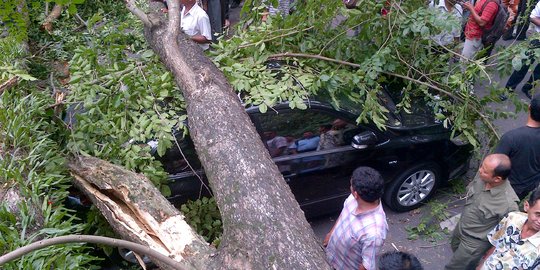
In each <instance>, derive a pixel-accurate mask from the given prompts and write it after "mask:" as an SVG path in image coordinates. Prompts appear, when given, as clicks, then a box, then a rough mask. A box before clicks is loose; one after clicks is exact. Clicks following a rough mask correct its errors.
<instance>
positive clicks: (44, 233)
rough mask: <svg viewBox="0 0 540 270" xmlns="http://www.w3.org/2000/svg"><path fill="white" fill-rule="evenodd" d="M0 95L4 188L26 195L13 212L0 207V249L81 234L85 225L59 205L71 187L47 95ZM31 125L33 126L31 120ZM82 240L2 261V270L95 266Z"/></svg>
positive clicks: (1, 165)
mask: <svg viewBox="0 0 540 270" xmlns="http://www.w3.org/2000/svg"><path fill="white" fill-rule="evenodd" d="M17 90H18V91H9V92H6V93H4V94H3V95H2V96H1V99H0V123H1V124H0V141H1V142H2V144H1V145H0V152H2V159H0V171H1V172H2V174H1V175H2V177H1V178H0V181H1V184H2V189H3V190H4V191H7V190H8V189H12V188H13V189H17V190H19V191H20V194H21V195H22V196H24V200H21V201H20V202H19V204H18V206H17V207H18V209H20V211H19V212H18V213H17V216H15V215H14V214H13V213H12V212H11V211H12V210H13V209H8V208H7V206H6V204H4V203H7V202H3V204H2V206H1V207H0V232H1V233H0V235H1V237H0V253H5V252H7V251H10V250H13V249H15V248H17V247H22V246H24V245H27V244H29V243H31V242H34V241H37V240H39V239H42V238H49V237H54V236H60V235H67V234H77V233H81V232H82V231H83V229H84V228H85V226H86V225H85V224H82V223H80V222H79V221H78V220H77V218H76V217H75V216H73V214H72V213H71V211H69V210H68V209H66V208H65V207H64V206H63V202H64V200H65V199H66V197H67V188H68V187H69V178H68V177H67V175H68V173H67V171H66V169H65V167H64V162H65V160H64V158H63V156H62V155H61V153H62V151H60V149H59V146H58V144H57V143H56V142H55V141H54V140H52V139H51V138H52V137H53V135H54V133H55V132H56V129H55V128H54V126H55V125H54V124H53V121H52V114H51V110H50V109H49V110H45V109H44V108H45V107H46V106H47V105H48V104H49V103H50V102H51V100H50V98H48V97H46V96H44V95H40V94H39V93H34V94H27V93H25V91H24V90H25V88H24V87H19V88H18V89H17ZM30 123H31V124H30ZM88 252H89V248H88V247H86V246H84V245H82V244H73V245H65V246H52V247H48V248H45V249H41V250H39V251H36V252H34V253H31V254H29V255H27V256H24V257H23V258H22V259H20V260H18V261H14V262H10V263H8V264H6V265H3V266H2V268H3V269H51V268H55V269H56V268H62V269H81V268H87V269H93V267H92V265H91V263H92V261H94V260H96V258H94V257H93V256H91V255H88Z"/></svg>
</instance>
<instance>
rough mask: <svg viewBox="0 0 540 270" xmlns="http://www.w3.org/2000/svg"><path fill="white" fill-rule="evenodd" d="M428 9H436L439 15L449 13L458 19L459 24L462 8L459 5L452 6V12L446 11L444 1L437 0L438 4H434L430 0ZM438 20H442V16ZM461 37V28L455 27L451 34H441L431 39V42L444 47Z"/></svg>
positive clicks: (432, 0)
mask: <svg viewBox="0 0 540 270" xmlns="http://www.w3.org/2000/svg"><path fill="white" fill-rule="evenodd" d="M429 7H430V8H434V9H437V10H438V11H440V12H441V14H445V13H450V14H451V15H452V16H454V17H456V19H458V22H461V17H462V16H463V8H462V7H461V5H459V4H456V5H454V8H453V9H452V11H450V10H448V9H447V8H446V5H445V3H444V0H439V2H438V3H437V2H435V1H434V0H431V2H430V3H429ZM440 19H441V20H443V19H444V16H440ZM460 35H461V27H460V26H459V25H456V26H455V27H453V28H452V31H451V32H442V33H439V34H437V35H435V36H433V37H432V39H433V41H435V42H436V43H437V44H439V45H443V46H446V45H448V44H450V43H452V42H453V41H454V39H455V38H459V36H460Z"/></svg>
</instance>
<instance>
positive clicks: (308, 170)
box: [251, 107, 373, 216]
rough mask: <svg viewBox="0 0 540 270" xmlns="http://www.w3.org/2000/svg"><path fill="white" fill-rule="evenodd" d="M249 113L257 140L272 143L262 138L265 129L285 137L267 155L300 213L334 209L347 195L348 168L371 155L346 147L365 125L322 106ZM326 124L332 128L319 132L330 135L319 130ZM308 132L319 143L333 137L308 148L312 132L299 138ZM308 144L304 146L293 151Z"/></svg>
mask: <svg viewBox="0 0 540 270" xmlns="http://www.w3.org/2000/svg"><path fill="white" fill-rule="evenodd" d="M251 117H252V121H253V122H254V123H255V124H256V126H257V129H258V131H259V134H261V138H263V142H265V143H266V142H269V143H270V144H271V143H272V141H271V140H267V139H268V138H265V134H268V133H273V134H275V136H276V137H283V138H285V139H286V140H287V143H288V147H287V149H286V151H283V153H282V154H281V155H279V156H276V157H274V158H273V160H274V162H275V163H276V165H277V166H278V168H279V170H280V171H281V173H282V174H283V176H284V178H285V181H287V183H288V184H289V186H290V188H291V191H292V192H293V194H294V195H295V197H296V199H297V201H298V203H299V204H300V206H301V207H302V208H303V210H304V211H305V212H306V214H307V215H308V216H309V215H311V214H310V213H313V214H316V215H320V214H322V213H325V212H328V213H330V212H334V211H336V210H338V209H340V208H341V207H342V203H343V200H344V198H346V197H347V196H348V195H349V194H350V189H349V187H350V182H349V179H350V177H351V174H352V171H353V170H354V169H355V168H357V167H359V166H362V165H368V163H369V159H370V156H371V155H372V154H373V151H372V150H370V149H364V150H358V149H354V148H353V147H352V146H351V140H352V137H353V136H354V135H356V134H358V133H360V132H362V131H365V130H366V128H365V127H361V126H357V125H356V124H354V122H353V121H352V120H351V119H349V118H347V117H345V116H344V115H342V114H339V113H338V112H336V111H332V110H330V109H328V108H317V107H312V108H309V109H307V110H291V109H289V108H281V109H279V108H276V111H273V112H268V113H265V114H261V113H254V114H251ZM338 123H339V126H338ZM332 124H334V125H333V128H332V129H331V130H330V131H326V132H324V133H330V134H324V133H323V134H321V132H320V131H319V129H320V127H321V126H324V125H327V126H328V125H332ZM309 132H311V133H313V134H314V135H315V136H319V142H320V141H321V140H322V139H323V137H330V136H333V137H334V138H338V139H336V140H335V142H336V143H335V144H333V145H332V146H330V147H328V146H327V147H325V148H324V149H321V148H320V147H319V149H317V148H313V143H309V142H311V141H316V140H315V139H312V138H313V137H312V138H310V139H309V140H306V141H308V143H305V141H303V140H305V136H304V135H305V134H306V133H309ZM281 140H282V139H281ZM310 144H311V146H310V147H308V148H307V150H306V148H304V149H301V150H302V151H293V150H294V149H295V148H298V149H300V148H301V147H302V146H306V145H308V146H309V145H310ZM267 146H268V144H267Z"/></svg>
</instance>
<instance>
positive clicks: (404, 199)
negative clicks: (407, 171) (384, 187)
mask: <svg viewBox="0 0 540 270" xmlns="http://www.w3.org/2000/svg"><path fill="white" fill-rule="evenodd" d="M435 177H436V176H435V173H434V172H433V171H430V170H420V171H416V172H415V173H413V174H411V175H410V176H409V177H407V179H405V181H403V183H402V184H401V186H400V187H399V190H398V192H397V200H398V202H399V204H400V205H403V206H412V205H416V204H418V203H420V202H422V201H423V200H424V199H425V198H426V197H427V196H428V195H429V194H430V193H431V191H433V187H434V186H435V180H436V179H435Z"/></svg>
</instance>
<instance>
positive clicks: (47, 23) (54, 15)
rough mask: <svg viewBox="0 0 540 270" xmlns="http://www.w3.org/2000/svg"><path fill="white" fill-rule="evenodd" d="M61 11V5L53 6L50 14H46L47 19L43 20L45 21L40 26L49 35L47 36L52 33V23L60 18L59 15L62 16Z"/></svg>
mask: <svg viewBox="0 0 540 270" xmlns="http://www.w3.org/2000/svg"><path fill="white" fill-rule="evenodd" d="M62 9H63V6H62V5H59V4H54V7H53V9H52V11H51V13H49V14H46V15H47V17H46V18H45V20H44V21H43V23H42V24H41V27H43V29H45V31H47V33H49V34H51V33H52V30H53V22H54V21H56V19H58V17H60V15H61V14H62Z"/></svg>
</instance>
